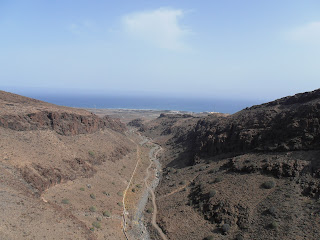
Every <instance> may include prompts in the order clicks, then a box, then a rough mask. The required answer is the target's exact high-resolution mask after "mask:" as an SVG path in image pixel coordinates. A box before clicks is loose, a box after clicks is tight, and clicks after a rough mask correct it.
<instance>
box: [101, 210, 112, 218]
mask: <svg viewBox="0 0 320 240" xmlns="http://www.w3.org/2000/svg"><path fill="white" fill-rule="evenodd" d="M103 216H105V217H111V213H110V212H109V211H104V212H103Z"/></svg>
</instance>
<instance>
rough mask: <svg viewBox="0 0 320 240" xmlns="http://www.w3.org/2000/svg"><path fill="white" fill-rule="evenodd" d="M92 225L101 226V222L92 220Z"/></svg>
mask: <svg viewBox="0 0 320 240" xmlns="http://www.w3.org/2000/svg"><path fill="white" fill-rule="evenodd" d="M92 226H93V227H95V228H101V223H100V222H93V223H92Z"/></svg>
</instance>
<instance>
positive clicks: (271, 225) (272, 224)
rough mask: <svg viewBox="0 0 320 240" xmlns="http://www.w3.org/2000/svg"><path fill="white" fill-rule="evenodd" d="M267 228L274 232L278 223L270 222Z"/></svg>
mask: <svg viewBox="0 0 320 240" xmlns="http://www.w3.org/2000/svg"><path fill="white" fill-rule="evenodd" d="M269 228H270V229H274V230H276V229H277V228H278V223H277V222H276V221H272V222H271V223H270V224H269Z"/></svg>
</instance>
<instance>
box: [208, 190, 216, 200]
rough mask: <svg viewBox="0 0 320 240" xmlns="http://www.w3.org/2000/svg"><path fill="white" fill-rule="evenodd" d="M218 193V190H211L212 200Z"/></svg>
mask: <svg viewBox="0 0 320 240" xmlns="http://www.w3.org/2000/svg"><path fill="white" fill-rule="evenodd" d="M216 193H217V192H216V190H214V189H212V190H210V192H209V197H210V198H212V197H214V196H215V195H216Z"/></svg>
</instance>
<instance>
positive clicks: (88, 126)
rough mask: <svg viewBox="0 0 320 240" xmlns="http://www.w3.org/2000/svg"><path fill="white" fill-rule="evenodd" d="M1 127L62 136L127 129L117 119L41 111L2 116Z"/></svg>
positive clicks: (0, 117) (0, 119)
mask: <svg viewBox="0 0 320 240" xmlns="http://www.w3.org/2000/svg"><path fill="white" fill-rule="evenodd" d="M0 127H4V128H10V129H12V130H16V131H30V130H47V129H50V130H54V131H56V132H57V133H58V134H61V135H77V134H84V133H93V132H96V131H98V130H99V129H102V128H110V129H113V130H115V131H118V132H123V131H124V130H125V129H126V128H125V125H124V124H122V123H121V122H120V121H119V120H117V119H111V118H109V117H104V118H99V117H98V116H96V115H94V114H91V115H79V114H73V113H67V112H49V111H40V112H35V113H30V114H26V115H2V116H0Z"/></svg>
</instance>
